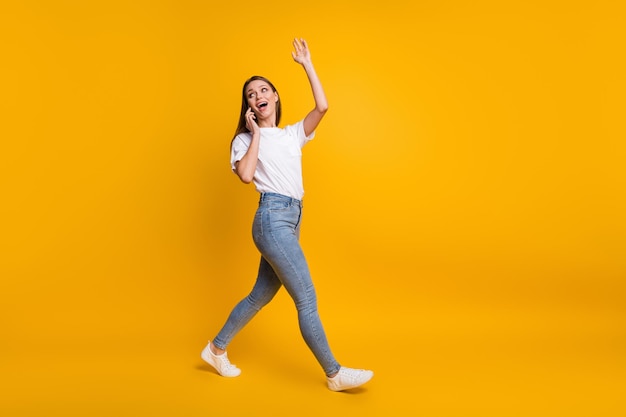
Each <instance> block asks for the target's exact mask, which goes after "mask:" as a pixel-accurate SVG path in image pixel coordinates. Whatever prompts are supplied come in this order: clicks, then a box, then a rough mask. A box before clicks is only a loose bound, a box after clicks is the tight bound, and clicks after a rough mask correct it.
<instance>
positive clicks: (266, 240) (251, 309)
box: [213, 193, 340, 375]
mask: <svg viewBox="0 0 626 417" xmlns="http://www.w3.org/2000/svg"><path fill="white" fill-rule="evenodd" d="M301 216H302V202H301V201H300V200H296V199H294V198H291V197H287V196H284V195H281V194H275V193H262V194H261V199H260V201H259V208H258V210H257V211H256V214H255V216H254V223H253V226H252V236H253V239H254V243H255V245H256V247H257V248H258V249H259V251H260V252H261V263H260V265H259V272H258V275H257V279H256V282H255V284H254V287H253V288H252V291H251V292H250V294H248V296H247V297H245V298H244V299H243V300H241V301H240V302H239V303H238V304H237V305H236V306H235V308H234V309H233V310H232V312H231V313H230V315H229V317H228V319H227V320H226V324H224V327H223V328H222V329H221V330H220V332H219V333H218V335H217V337H216V338H215V339H214V340H213V344H214V345H215V346H217V347H218V348H220V349H226V346H227V345H228V344H229V343H230V341H231V340H232V338H233V337H234V336H235V335H236V334H237V333H238V332H239V331H240V330H241V329H242V328H243V327H244V326H245V325H246V324H247V323H248V322H249V321H250V320H251V319H252V318H253V317H254V316H255V315H256V313H258V312H259V311H260V310H261V308H263V307H264V306H265V305H266V304H268V303H269V302H270V301H271V300H272V298H274V295H276V293H277V292H278V290H279V289H280V288H281V286H284V287H285V289H286V290H287V292H288V293H289V295H290V296H291V298H292V299H293V301H294V303H295V305H296V309H297V311H298V324H299V326H300V332H301V333H302V337H303V338H304V341H305V342H306V344H307V346H308V347H309V349H311V351H312V352H313V355H314V356H315V358H316V359H317V361H318V362H319V364H320V365H321V366H322V369H323V370H324V372H325V373H326V375H332V374H334V373H335V372H337V371H339V368H340V365H339V363H338V362H337V361H336V360H335V358H334V356H333V354H332V353H331V351H330V348H329V346H328V341H327V339H326V334H325V332H324V328H323V327H322V323H321V321H320V318H319V314H318V311H317V297H316V294H315V288H314V287H313V281H312V280H311V274H310V273H309V266H308V264H307V262H306V259H305V257H304V253H303V252H302V248H301V247H300V243H299V242H298V239H299V237H300V221H301Z"/></svg>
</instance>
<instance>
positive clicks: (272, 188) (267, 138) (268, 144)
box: [230, 120, 315, 200]
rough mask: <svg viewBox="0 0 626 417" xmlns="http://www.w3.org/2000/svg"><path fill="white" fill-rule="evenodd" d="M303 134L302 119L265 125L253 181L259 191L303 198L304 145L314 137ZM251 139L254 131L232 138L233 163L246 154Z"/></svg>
mask: <svg viewBox="0 0 626 417" xmlns="http://www.w3.org/2000/svg"><path fill="white" fill-rule="evenodd" d="M314 136H315V132H312V133H311V134H310V135H309V136H306V135H305V134H304V124H303V120H301V121H299V122H298V123H296V124H293V125H289V126H285V127H284V128H279V127H262V128H261V141H260V143H259V159H258V162H257V165H256V171H255V172H254V178H253V179H252V181H253V182H254V185H255V186H256V190H257V191H258V192H260V193H278V194H282V195H286V196H289V197H293V198H296V199H298V200H302V196H303V195H304V187H303V185H302V147H303V146H304V145H305V144H306V143H307V142H308V141H310V140H311V139H313V137H314ZM250 142H252V134H251V133H240V134H239V135H237V136H236V137H235V139H234V140H233V144H232V148H231V151H230V165H231V168H232V170H233V171H234V170H235V163H236V162H237V161H239V160H241V158H243V157H244V155H245V154H246V152H247V151H248V147H249V146H250Z"/></svg>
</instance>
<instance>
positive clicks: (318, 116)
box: [291, 39, 328, 136]
mask: <svg viewBox="0 0 626 417" xmlns="http://www.w3.org/2000/svg"><path fill="white" fill-rule="evenodd" d="M293 46H294V48H295V51H293V52H291V55H292V56H293V59H294V61H296V62H297V63H298V64H301V65H302V67H303V68H304V71H305V72H306V75H307V77H308V79H309V83H310V84H311V90H313V99H314V100H315V108H313V110H311V111H310V112H309V114H307V115H306V117H305V118H304V133H305V134H306V135H307V136H309V135H310V134H311V133H313V132H314V131H315V129H316V128H317V125H319V123H320V121H321V120H322V117H324V114H326V111H327V110H328V101H327V100H326V94H325V93H324V89H323V88H322V83H321V82H320V80H319V78H318V76H317V73H316V72H315V68H314V67H313V62H312V61H311V54H310V52H309V47H308V45H307V43H306V41H305V40H304V39H294V41H293Z"/></svg>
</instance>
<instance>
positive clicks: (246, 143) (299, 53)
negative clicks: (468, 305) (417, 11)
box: [201, 39, 373, 391]
mask: <svg viewBox="0 0 626 417" xmlns="http://www.w3.org/2000/svg"><path fill="white" fill-rule="evenodd" d="M293 45H294V48H295V50H294V51H293V52H292V56H293V59H294V60H295V62H297V63H298V64H301V65H302V67H303V68H304V70H305V72H306V75H307V77H308V80H309V83H310V84H311V89H312V90H313V98H314V100H315V107H314V108H313V110H311V111H310V112H309V113H308V114H307V115H306V117H305V118H304V119H303V120H301V121H299V122H297V123H295V124H293V125H289V126H286V127H284V128H279V127H278V124H279V123H280V116H281V106H280V97H279V95H278V92H277V91H276V88H275V87H274V85H273V84H272V83H271V82H270V81H269V80H267V79H266V78H264V77H260V76H254V77H252V78H250V79H249V80H247V81H246V82H245V83H244V86H243V91H242V103H241V114H240V117H239V125H238V127H237V130H236V132H235V137H234V139H233V141H232V143H231V166H232V169H233V171H234V172H235V173H236V174H237V175H238V176H239V178H240V179H241V181H243V182H244V183H246V184H247V183H250V182H254V184H255V186H256V189H257V191H258V192H259V193H260V194H261V198H260V201H259V207H258V209H257V211H256V214H255V217H254V223H253V226H252V235H253V239H254V243H255V245H256V247H257V248H258V249H259V251H260V252H261V264H260V266H259V271H258V275H257V279H256V283H255V284H254V287H253V288H252V291H251V292H250V294H249V295H248V296H247V297H246V298H244V299H243V300H241V301H240V302H239V303H238V304H237V305H236V306H235V308H234V309H233V310H232V312H231V313H230V315H229V317H228V319H227V321H226V324H225V325H224V327H222V329H221V330H220V332H219V333H218V334H217V336H216V337H215V338H214V339H213V340H212V341H209V343H208V345H207V346H206V347H205V348H204V350H203V351H202V355H201V356H202V358H203V359H204V360H205V361H206V362H208V363H209V364H210V365H211V366H213V367H214V368H215V369H216V370H217V372H218V373H219V374H220V375H222V376H226V377H235V376H238V375H239V374H240V373H241V371H240V370H239V368H237V367H236V366H235V365H233V364H231V363H230V361H229V360H228V356H227V354H226V347H227V346H228V344H229V343H230V341H231V340H232V339H233V337H234V336H235V335H236V334H237V333H238V332H239V331H240V330H241V329H242V328H243V327H244V326H245V325H246V324H247V323H248V322H249V321H250V320H251V319H252V317H254V315H255V314H256V313H257V312H258V311H259V310H261V308H263V307H264V306H265V305H266V304H267V303H269V302H270V301H271V300H272V298H273V297H274V295H275V294H276V292H277V291H278V290H279V289H280V288H281V286H284V287H285V288H286V290H287V291H288V293H289V295H290V296H291V298H292V299H293V301H294V302H295V305H296V309H297V311H298V323H299V326H300V331H301V333H302V336H303V338H304V340H305V342H306V344H307V345H308V347H309V348H310V349H311V351H312V352H313V354H314V356H315V358H316V359H317V361H318V362H319V364H320V365H321V366H322V369H323V370H324V373H325V374H326V377H327V383H328V388H329V389H331V390H333V391H342V390H345V389H349V388H354V387H357V386H359V385H362V384H364V383H366V382H367V381H369V380H370V379H371V378H372V376H373V372H372V371H368V370H363V369H351V368H346V367H343V366H340V365H339V363H338V362H337V360H335V357H334V356H333V354H332V353H331V351H330V348H329V346H328V341H327V339H326V335H325V333H324V329H323V327H322V324H321V322H320V318H319V315H318V311H317V299H316V294H315V288H314V286H313V281H312V280H311V276H310V274H309V268H308V265H307V262H306V259H305V257H304V254H303V252H302V249H301V247H300V244H299V243H298V239H299V236H300V221H301V212H302V196H303V194H304V189H303V186H302V164H301V159H302V151H301V148H302V147H303V146H304V145H305V144H306V143H307V142H308V141H309V140H311V139H312V138H313V136H314V132H315V129H316V128H317V126H318V124H319V123H320V121H321V120H322V118H323V117H324V114H326V110H327V109H328V103H327V102H326V95H325V94H324V90H323V88H322V85H321V83H320V80H319V78H318V77H317V74H316V72H315V69H314V68H313V64H312V61H311V55H310V52H309V48H308V46H307V43H306V41H304V39H296V40H294V42H293Z"/></svg>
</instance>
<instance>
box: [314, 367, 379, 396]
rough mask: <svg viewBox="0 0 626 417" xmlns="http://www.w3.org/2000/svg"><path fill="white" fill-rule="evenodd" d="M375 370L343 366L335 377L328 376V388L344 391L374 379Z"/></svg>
mask: <svg viewBox="0 0 626 417" xmlns="http://www.w3.org/2000/svg"><path fill="white" fill-rule="evenodd" d="M373 376H374V372H372V371H367V370H365V369H352V368H346V367H343V366H342V367H341V368H340V369H339V372H338V373H337V375H335V376H334V377H332V378H330V377H326V380H327V382H328V389H330V390H331V391H343V390H345V389H350V388H355V387H358V386H360V385H363V384H365V383H366V382H367V381H369V380H370V379H372V377H373Z"/></svg>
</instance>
